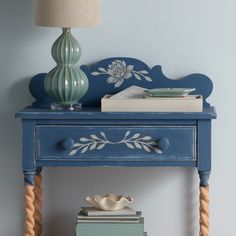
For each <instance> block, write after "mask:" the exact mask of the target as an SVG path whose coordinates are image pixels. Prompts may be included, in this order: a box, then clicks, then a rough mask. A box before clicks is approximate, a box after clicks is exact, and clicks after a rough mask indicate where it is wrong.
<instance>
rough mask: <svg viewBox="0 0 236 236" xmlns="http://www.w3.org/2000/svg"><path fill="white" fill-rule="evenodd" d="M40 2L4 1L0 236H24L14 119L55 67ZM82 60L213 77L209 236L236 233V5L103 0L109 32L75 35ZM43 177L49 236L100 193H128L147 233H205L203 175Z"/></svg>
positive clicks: (67, 173) (129, 172)
mask: <svg viewBox="0 0 236 236" xmlns="http://www.w3.org/2000/svg"><path fill="white" fill-rule="evenodd" d="M32 9H33V1H28V0H7V1H5V0H1V2H0V29H1V31H0V73H1V77H0V108H1V109H0V119H1V122H0V126H1V129H0V131H1V132H0V148H1V149H0V150H1V155H0V161H1V162H0V187H1V188H0V189H1V193H0V235H2V236H12V235H22V234H21V232H22V227H23V226H22V225H23V176H22V174H21V169H20V122H19V121H17V120H15V119H14V113H15V112H16V111H17V110H19V109H20V108H22V107H23V106H25V105H27V104H30V103H31V102H32V98H31V96H30V95H29V93H28V90H27V83H28V81H29V78H30V77H31V76H32V75H34V74H36V73H39V72H47V71H48V70H49V69H51V68H52V66H53V65H54V62H53V60H52V58H51V56H50V47H51V44H52V43H53V41H54V40H55V39H56V37H57V36H58V35H59V33H60V30H58V29H50V28H40V27H36V26H34V25H33V23H32V18H33V10H32ZM73 32H74V35H75V36H76V37H77V38H78V39H79V41H80V43H81V45H82V47H83V58H82V60H81V63H84V64H86V63H92V62H95V61H97V60H100V59H102V58H106V57H111V56H130V57H136V58H139V59H141V60H143V61H145V62H147V64H149V65H150V66H153V65H155V64H161V65H163V70H164V72H165V73H166V74H167V75H168V76H169V77H171V78H179V77H181V76H184V75H187V74H189V73H191V72H201V73H204V74H207V75H208V76H210V77H211V78H212V80H213V82H214V85H215V90H214V93H213V95H212V96H211V98H210V99H209V100H210V102H212V103H213V104H214V105H216V107H217V111H218V119H217V121H215V122H214V124H213V173H212V176H211V181H210V185H211V194H210V195H211V235H214V236H222V235H227V236H234V235H235V232H236V224H235V219H236V207H235V199H236V189H235V184H234V182H233V181H234V180H235V178H236V171H235V166H236V158H235V141H236V138H235V132H236V125H235V124H236V123H235V116H236V109H235V94H236V73H235V72H236V71H235V70H236V1H235V0H227V1H225V0H198V1H196V0H178V1H177V0H119V1H111V0H103V25H102V26H101V27H100V28H95V29H81V30H79V29H76V30H73ZM43 177H44V180H43V181H44V208H43V212H44V235H45V236H55V235H58V236H68V235H73V233H74V230H75V219H76V214H77V212H78V211H79V209H80V207H81V206H82V205H84V202H83V198H84V196H86V195H87V194H94V193H107V192H115V193H125V194H130V195H132V196H133V197H134V198H135V204H134V205H133V207H134V208H136V209H138V210H142V211H143V215H144V216H145V229H146V231H148V235H151V236H154V235H160V236H197V235H198V225H197V223H198V177H197V173H196V172H195V171H193V170H191V169H183V168H150V169H149V168H147V169H145V168H140V169H134V168H131V169H128V168H110V169H106V168H98V169H96V168H83V169H82V168H65V169H63V168H56V169H53V168H48V169H45V170H44V171H43Z"/></svg>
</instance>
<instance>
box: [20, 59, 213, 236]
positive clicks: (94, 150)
mask: <svg viewBox="0 0 236 236" xmlns="http://www.w3.org/2000/svg"><path fill="white" fill-rule="evenodd" d="M82 69H83V71H84V72H85V73H86V75H87V76H88V77H89V81H90V87H89V91H88V93H87V94H86V96H85V97H84V98H83V100H82V102H83V104H84V106H85V107H84V108H83V110H82V111H79V112H68V111H51V110H49V109H48V106H49V104H50V101H51V100H50V98H49V97H48V96H47V95H46V94H45V91H44V89H43V81H44V77H45V74H40V75H37V76H35V77H34V78H33V79H32V81H31V83H30V91H31V93H32V95H33V96H34V97H35V98H36V101H35V102H34V103H33V106H32V107H27V108H25V109H23V110H21V111H20V112H18V113H17V114H16V117H17V118H20V119H21V121H22V169H23V172H24V175H25V213H26V214H25V236H33V235H35V236H40V235H41V232H42V213H41V208H42V187H41V175H40V171H38V170H41V167H44V166H106V167H109V166H136V167H139V166H140V167H146V166H182V167H187V166H188V167H194V168H196V169H197V170H198V172H199V178H200V236H208V235H209V208H208V203H209V196H208V179H209V176H210V171H211V121H212V119H215V118H216V112H215V109H214V107H212V106H210V104H209V103H208V102H207V101H206V99H207V97H208V96H209V95H210V94H211V92H212V89H213V84H212V82H211V80H210V79H209V78H208V77H207V76H205V75H201V74H192V75H189V76H186V77H184V78H183V79H181V80H178V81H173V80H170V79H168V78H166V77H165V76H164V74H163V73H162V70H161V67H160V66H154V67H153V68H152V69H150V68H149V67H148V66H147V65H146V64H145V63H143V62H141V61H139V60H136V59H132V58H110V59H105V60H102V61H100V62H98V63H96V64H94V65H93V66H82ZM131 85H137V86H141V87H146V88H154V87H186V88H191V87H195V88H196V92H195V93H197V94H203V97H204V109H203V112H189V113H188V112H185V113H180V112H138V113H134V112H100V108H99V107H98V106H99V104H100V98H101V97H102V96H103V95H104V94H105V93H115V92H119V91H120V90H122V89H124V88H127V87H129V86H131ZM95 105H97V107H92V106H95Z"/></svg>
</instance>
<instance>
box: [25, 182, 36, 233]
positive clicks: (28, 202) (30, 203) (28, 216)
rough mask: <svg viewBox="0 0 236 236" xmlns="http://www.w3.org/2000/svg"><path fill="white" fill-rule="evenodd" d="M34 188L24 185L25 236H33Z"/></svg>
mask: <svg viewBox="0 0 236 236" xmlns="http://www.w3.org/2000/svg"><path fill="white" fill-rule="evenodd" d="M34 225H35V221H34V186H31V185H27V184H26V185H25V236H35V234H34Z"/></svg>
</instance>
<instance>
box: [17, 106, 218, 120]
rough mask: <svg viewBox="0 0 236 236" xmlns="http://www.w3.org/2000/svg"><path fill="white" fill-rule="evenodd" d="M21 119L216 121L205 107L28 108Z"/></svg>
mask: <svg viewBox="0 0 236 236" xmlns="http://www.w3.org/2000/svg"><path fill="white" fill-rule="evenodd" d="M16 117H17V118H20V119H46V120H47V119H75V120H76V119H81V120H83V119H87V120H88V119H89V120H98V119H105V120H106V119H109V120H111V119H120V120H127V119H136V120H165V119H168V120H176V119H181V120H182V119H183V120H189V119H190V120H192V119H194V120H196V119H215V118H216V111H215V108H214V107H205V108H204V109H203V112H101V109H100V108H99V107H88V108H84V109H83V110H82V111H52V110H50V109H42V108H33V107H26V108H24V109H23V110H21V111H19V112H17V113H16Z"/></svg>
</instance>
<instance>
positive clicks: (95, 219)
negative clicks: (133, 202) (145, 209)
mask: <svg viewBox="0 0 236 236" xmlns="http://www.w3.org/2000/svg"><path fill="white" fill-rule="evenodd" d="M121 235H122V236H144V235H146V234H145V233H144V218H143V217H141V212H140V211H137V212H136V211H134V210H133V209H131V208H130V207H125V208H124V209H122V210H120V211H100V210H97V209H95V208H94V207H82V210H81V211H80V212H79V214H78V217H77V226H76V236H121Z"/></svg>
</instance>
